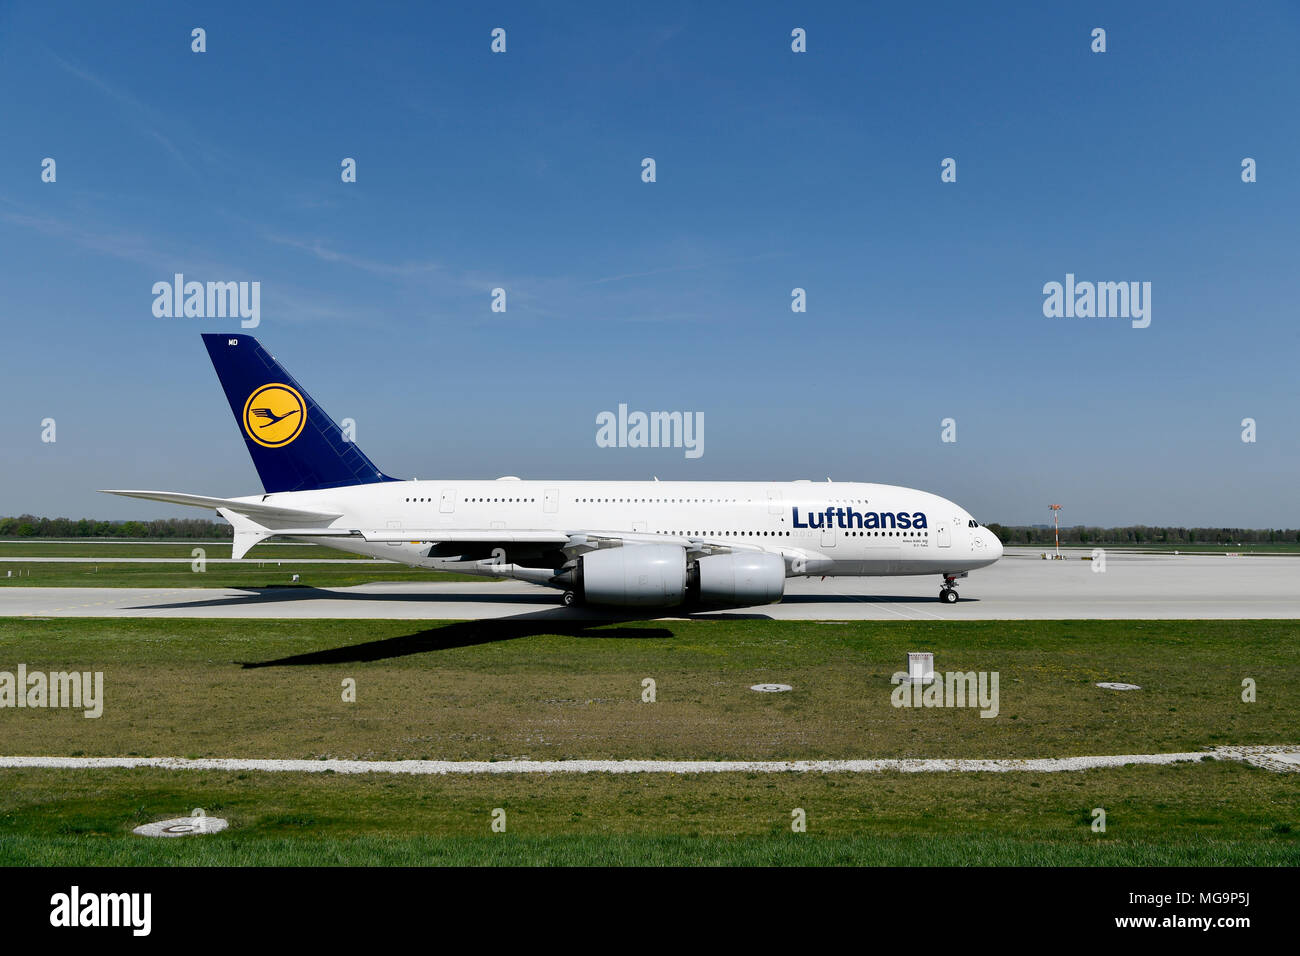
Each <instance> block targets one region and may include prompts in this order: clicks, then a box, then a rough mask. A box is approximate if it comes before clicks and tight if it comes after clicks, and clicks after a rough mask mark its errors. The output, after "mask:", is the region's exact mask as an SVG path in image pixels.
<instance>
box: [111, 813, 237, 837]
mask: <svg viewBox="0 0 1300 956" xmlns="http://www.w3.org/2000/svg"><path fill="white" fill-rule="evenodd" d="M228 826H230V824H229V823H228V822H226V821H225V820H223V819H222V818H221V817H177V818H176V819H175V820H159V821H158V822H157V823H146V824H145V825H144V826H142V827H136V828H135V829H134V830H132V831H131V832H132V833H134V834H136V835H137V836H147V837H180V836H193V835H194V834H204V833H220V832H221V831H222V830H224V829H225V828H226V827H228Z"/></svg>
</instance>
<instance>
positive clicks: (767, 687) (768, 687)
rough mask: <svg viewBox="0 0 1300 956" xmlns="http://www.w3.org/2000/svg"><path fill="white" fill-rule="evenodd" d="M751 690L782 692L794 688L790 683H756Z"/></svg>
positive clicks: (771, 692) (765, 692)
mask: <svg viewBox="0 0 1300 956" xmlns="http://www.w3.org/2000/svg"><path fill="white" fill-rule="evenodd" d="M750 690H756V691H758V692H759V693H760V694H782V693H784V692H785V691H787V690H794V688H793V687H791V686H790V685H789V684H755V685H754V686H753V687H751V688H750Z"/></svg>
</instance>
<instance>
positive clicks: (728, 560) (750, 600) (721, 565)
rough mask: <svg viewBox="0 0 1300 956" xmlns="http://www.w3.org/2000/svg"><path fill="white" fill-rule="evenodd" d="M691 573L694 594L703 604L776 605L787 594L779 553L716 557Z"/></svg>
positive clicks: (708, 558) (716, 555)
mask: <svg viewBox="0 0 1300 956" xmlns="http://www.w3.org/2000/svg"><path fill="white" fill-rule="evenodd" d="M691 571H692V574H691V584H692V585H693V587H692V588H691V591H692V592H693V596H695V597H697V598H698V600H699V602H700V603H701V604H726V605H731V606H733V607H748V606H749V605H751V604H774V603H776V602H777V601H779V600H781V597H782V595H783V594H784V593H785V559H783V558H782V557H781V556H780V555H779V554H760V553H748V552H744V551H737V552H733V553H732V554H713V555H709V556H708V557H705V558H700V560H699V561H697V562H696V563H695V564H694V565H693V566H692V569H691Z"/></svg>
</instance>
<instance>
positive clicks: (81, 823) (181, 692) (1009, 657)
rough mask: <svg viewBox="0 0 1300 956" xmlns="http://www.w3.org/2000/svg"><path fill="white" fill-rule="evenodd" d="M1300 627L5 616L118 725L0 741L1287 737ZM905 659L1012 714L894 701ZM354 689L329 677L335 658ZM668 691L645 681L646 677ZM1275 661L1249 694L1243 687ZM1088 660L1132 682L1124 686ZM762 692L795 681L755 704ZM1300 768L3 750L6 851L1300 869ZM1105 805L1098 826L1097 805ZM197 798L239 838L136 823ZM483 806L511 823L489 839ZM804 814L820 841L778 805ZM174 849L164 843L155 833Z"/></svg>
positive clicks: (851, 747)
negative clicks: (568, 764)
mask: <svg viewBox="0 0 1300 956" xmlns="http://www.w3.org/2000/svg"><path fill="white" fill-rule="evenodd" d="M1295 629H1296V624H1295V622H1286V621H1246V622H1232V621H1228V622H1197V621H1178V622H1117V621H1083V622H959V623H952V622H938V623H934V624H931V623H926V622H868V621H862V622H851V623H839V622H836V623H825V622H776V621H768V620H748V619H730V620H721V621H653V622H627V623H623V624H614V625H590V626H570V625H562V626H558V627H557V625H555V624H550V625H549V626H548V625H541V624H526V623H519V622H509V621H506V622H492V621H488V622H449V623H421V624H418V625H417V624H413V623H412V622H401V621H255V620H206V621H194V620H156V619H155V620H120V619H112V620H104V619H52V620H12V619H11V620H6V621H4V622H3V623H0V670H10V671H12V670H13V669H14V668H15V667H16V665H17V663H18V662H20V661H21V662H23V663H25V664H26V665H27V667H28V668H29V670H63V669H68V668H76V669H79V670H101V671H103V672H104V682H105V691H104V696H105V705H104V713H103V716H102V717H100V718H99V719H97V720H90V719H86V718H84V717H83V716H81V715H80V713H79V712H78V713H72V712H68V711H64V710H22V711H18V710H12V709H4V710H0V739H3V746H0V751H2V752H3V753H5V754H55V755H72V756H81V755H148V756H173V755H174V756H188V757H198V756H246V757H306V758H319V757H345V758H357V759H394V758H443V759H488V760H492V759H504V758H513V757H530V758H537V759H560V758H573V757H590V758H636V757H641V758H682V759H695V758H700V759H714V758H735V759H742V758H754V759H785V758H819V757H820V758H826V757H912V756H914V757H1016V756H1020V757H1043V756H1070V755H1087V754H1109V753H1151V752H1167V751H1196V750H1199V749H1203V748H1208V747H1212V746H1215V745H1220V744H1228V743H1232V744H1283V743H1286V744H1290V743H1297V742H1300V741H1298V740H1297V737H1300V731H1298V727H1297V723H1296V721H1295V713H1296V712H1297V704H1298V703H1300V695H1298V694H1297V691H1296V688H1297V687H1300V645H1298V644H1297V641H1296V640H1295ZM908 650H931V651H933V652H934V653H935V655H936V668H937V669H938V670H941V671H942V670H977V671H978V670H996V671H998V672H999V674H1000V678H1001V682H1000V689H1001V700H1000V714H999V715H998V717H996V718H994V719H985V718H981V717H979V716H978V713H977V711H975V710H973V709H927V710H920V709H916V710H910V709H898V708H894V707H892V706H891V704H890V692H891V690H892V689H893V688H892V685H891V684H890V675H891V674H892V673H893V672H894V671H896V670H900V669H903V667H904V661H905V654H906V652H907V651H908ZM349 677H350V678H352V679H354V680H355V681H356V688H357V700H356V702H355V703H348V702H345V701H344V700H343V699H342V693H341V683H342V681H343V679H344V678H349ZM646 677H651V678H653V679H654V680H655V681H656V684H657V701H656V702H655V703H644V702H642V700H641V693H642V680H643V679H644V678H646ZM1243 677H1254V678H1255V679H1256V680H1257V681H1258V700H1257V701H1256V702H1255V703H1250V704H1247V703H1243V702H1242V700H1241V680H1242V678H1243ZM1100 680H1120V681H1128V682H1132V683H1137V684H1141V685H1142V687H1143V690H1142V691H1135V692H1129V693H1116V692H1112V691H1105V690H1102V689H1099V688H1097V687H1095V686H1093V685H1094V684H1095V682H1097V681H1100ZM757 682H782V683H788V684H792V685H793V686H794V690H793V691H792V692H791V693H787V694H777V695H768V694H757V693H754V692H752V691H750V690H749V689H748V688H749V686H750V685H751V684H753V683H757ZM1296 780H1297V778H1296V777H1295V776H1293V775H1289V774H1275V773H1271V772H1268V771H1264V770H1260V769H1257V768H1254V767H1250V766H1246V765H1241V764H1237V763H1230V762H1226V761H1223V762H1220V761H1213V760H1209V761H1208V762H1198V763H1193V764H1183V765H1175V766H1167V767H1146V766H1128V767H1123V768H1114V769H1107V770H1092V771H1085V772H1072V773H1060V774H1031V773H1026V772H1020V773H1012V774H988V773H983V774H938V773H931V774H902V773H883V774H870V775H850V774H775V775H774V774H721V775H700V776H693V775H681V776H672V777H667V776H658V775H636V776H616V775H608V774H593V775H586V776H571V775H551V776H547V777H536V776H530V775H522V774H520V775H508V776H492V777H441V778H440V777H403V776H397V775H374V776H364V777H355V776H345V775H338V774H286V773H264V772H248V773H225V772H208V771H202V772H200V771H185V772H178V771H162V770H93V771H56V770H30V769H28V770H4V771H0V864H13V865H28V864H47V863H52V862H56V861H57V862H68V863H86V864H92V863H127V864H157V863H218V864H224V863H229V864H297V863H353V864H360V863H429V862H439V863H444V862H445V863H626V862H649V863H684V862H685V863H691V862H694V863H720V864H746V865H748V864H754V865H766V864H771V863H799V864H830V863H889V864H917V863H942V864H987V863H1004V864H1010V863H1051V864H1054V865H1066V864H1114V863H1125V864H1156V863H1158V864H1168V865H1223V864H1243V865H1256V864H1269V865H1272V864H1287V865H1294V864H1296V863H1298V862H1300V851H1298V845H1297V842H1296V841H1297V838H1296V836H1295V833H1296V832H1297V831H1298V830H1300V788H1298V787H1297V786H1296ZM1099 806H1100V807H1104V808H1105V809H1106V811H1107V814H1108V829H1107V832H1106V833H1105V834H1094V833H1092V831H1091V829H1090V826H1089V824H1090V823H1091V819H1092V817H1091V809H1092V808H1094V807H1099ZM193 807H203V808H204V809H205V810H206V811H207V812H208V813H209V814H210V815H217V816H225V817H227V818H229V819H230V820H231V823H232V829H231V831H229V832H228V833H225V834H220V835H217V836H213V837H202V838H186V839H182V840H174V841H146V840H144V839H142V838H139V837H135V836H133V835H131V834H130V829H131V827H133V826H136V825H138V824H139V823H141V822H149V821H151V820H156V819H164V818H167V817H172V816H181V815H185V814H187V813H188V812H189V811H190V810H191V809H192V808H193ZM495 807H501V808H504V809H505V810H506V812H507V819H508V829H507V832H506V833H505V834H493V833H491V832H490V831H489V829H488V824H489V815H490V813H491V810H492V809H493V808H495ZM795 807H801V808H803V809H805V810H806V811H807V813H808V820H809V827H808V832H807V833H806V834H794V833H791V832H789V830H790V812H791V810H792V809H793V808H795ZM160 844H161V845H160Z"/></svg>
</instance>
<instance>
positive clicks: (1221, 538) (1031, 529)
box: [988, 524, 1300, 548]
mask: <svg viewBox="0 0 1300 956" xmlns="http://www.w3.org/2000/svg"><path fill="white" fill-rule="evenodd" d="M988 528H989V530H990V531H992V532H993V533H994V534H996V535H997V536H998V537H999V538H1000V539H1001V540H1002V543H1003V544H1024V545H1038V544H1043V545H1050V544H1054V543H1055V541H1056V533H1055V531H1054V530H1053V529H1052V526H1051V525H1033V526H1027V525H1000V524H990V525H989V526H988ZM1296 542H1300V531H1298V530H1294V529H1292V528H1285V529H1283V528H1276V529H1275V528H1262V529H1261V528H1156V527H1151V526H1150V525H1130V526H1129V527H1127V528H1093V527H1087V526H1085V525H1075V526H1074V527H1072V528H1064V527H1063V528H1061V544H1062V545H1066V544H1068V545H1074V546H1078V547H1089V548H1091V547H1097V546H1099V545H1107V544H1109V545H1126V544H1131V545H1152V544H1162V545H1163V544H1168V545H1179V544H1200V545H1220V544H1222V545H1232V544H1243V545H1244V544H1291V543H1296Z"/></svg>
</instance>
